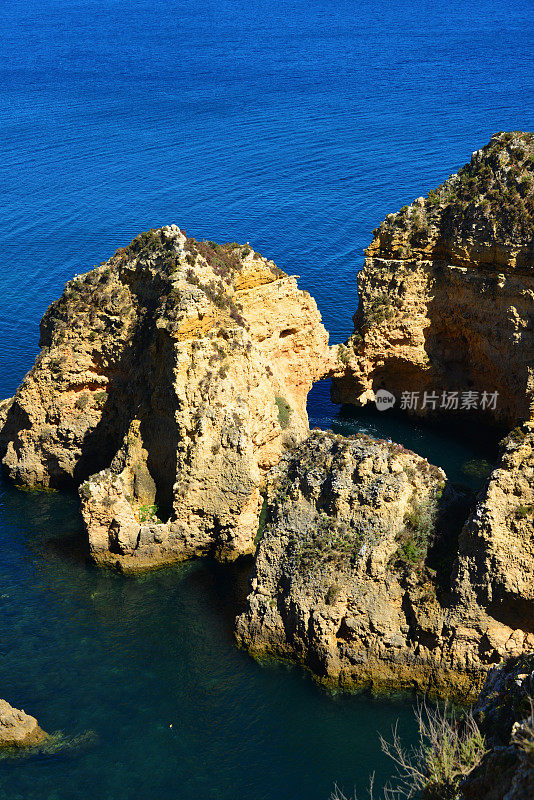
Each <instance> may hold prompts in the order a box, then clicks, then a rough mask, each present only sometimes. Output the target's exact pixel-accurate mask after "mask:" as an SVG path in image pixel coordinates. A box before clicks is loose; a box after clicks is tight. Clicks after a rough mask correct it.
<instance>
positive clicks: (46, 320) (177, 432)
mask: <svg viewBox="0 0 534 800" xmlns="http://www.w3.org/2000/svg"><path fill="white" fill-rule="evenodd" d="M327 340H328V336H327V333H326V331H325V329H324V327H323V326H322V324H321V320H320V315H319V312H318V310H317V306H316V304H315V302H314V301H313V299H312V298H311V297H310V295H309V294H307V293H306V292H303V291H300V290H299V289H298V287H297V282H296V279H295V278H294V277H290V276H288V275H286V274H285V273H283V272H282V271H281V270H279V269H278V268H277V267H276V265H275V264H274V263H273V262H271V261H268V260H267V259H264V258H262V257H261V256H260V255H259V254H258V253H255V252H253V251H252V250H251V249H250V247H248V246H239V245H236V244H231V245H225V246H219V245H216V244H214V243H212V242H210V243H207V242H196V241H195V240H193V239H190V238H188V237H187V236H186V235H185V234H184V233H183V232H182V231H180V230H179V229H178V228H177V227H176V226H174V225H173V226H170V227H165V228H162V229H160V230H157V231H149V232H148V233H145V234H141V235H140V236H139V237H137V239H135V240H134V241H133V242H132V243H131V244H130V245H129V246H128V247H126V248H121V249H120V250H118V251H117V252H116V253H115V255H114V256H113V257H112V258H111V259H110V260H109V261H108V262H106V263H103V264H101V265H100V267H97V268H96V269H94V270H92V271H90V272H88V273H86V274H84V275H79V276H77V277H76V278H75V279H74V280H72V281H70V282H69V283H68V284H67V286H66V289H65V291H64V293H63V295H62V297H61V298H60V299H59V300H58V301H57V302H55V303H53V304H52V305H51V306H50V308H49V309H48V311H47V312H46V314H45V316H44V317H43V320H42V323H41V338H40V346H41V352H40V354H39V356H38V358H37V361H36V363H35V366H34V367H33V369H32V370H30V372H29V373H28V375H27V376H26V378H25V379H24V381H23V383H22V385H21V386H20V387H19V389H18V390H17V393H16V395H15V397H14V398H13V399H12V400H10V401H4V403H3V404H2V406H1V407H0V422H2V421H3V427H2V429H1V432H0V449H1V451H2V454H3V458H2V464H3V468H4V470H5V472H6V473H7V474H8V475H9V476H10V477H11V478H12V479H13V480H14V481H15V482H17V483H21V484H25V485H30V486H35V485H40V486H53V487H57V486H64V485H79V484H82V486H81V490H80V494H81V498H82V514H83V517H84V520H85V524H86V527H87V530H88V534H89V542H90V547H91V552H92V555H93V557H94V558H95V559H96V560H97V561H99V562H102V563H104V562H105V563H113V564H118V565H120V566H122V567H123V568H124V569H137V568H143V567H147V566H155V565H158V564H161V563H166V562H168V561H175V560H180V559H184V558H189V557H191V556H194V555H200V554H205V553H208V552H210V553H214V554H215V555H216V556H218V557H219V558H222V559H228V558H230V559H231V558H235V557H236V556H237V555H240V554H243V553H249V552H252V550H253V538H254V535H255V533H256V530H257V520H258V514H259V510H260V506H261V496H260V487H261V484H262V480H263V476H264V475H265V474H266V472H267V471H268V470H269V469H270V467H272V466H273V464H275V463H276V462H277V461H278V459H279V458H280V456H281V454H282V453H283V452H284V451H285V450H286V449H287V448H288V447H290V446H292V445H293V444H294V443H296V442H298V441H300V440H302V438H304V437H305V436H306V434H307V431H308V421H307V415H306V397H307V394H308V391H309V389H310V387H311V385H312V382H313V381H314V380H316V379H318V378H320V377H322V376H323V375H325V374H326V373H328V372H329V370H331V368H332V363H333V359H332V357H331V354H330V351H329V350H328V346H327Z"/></svg>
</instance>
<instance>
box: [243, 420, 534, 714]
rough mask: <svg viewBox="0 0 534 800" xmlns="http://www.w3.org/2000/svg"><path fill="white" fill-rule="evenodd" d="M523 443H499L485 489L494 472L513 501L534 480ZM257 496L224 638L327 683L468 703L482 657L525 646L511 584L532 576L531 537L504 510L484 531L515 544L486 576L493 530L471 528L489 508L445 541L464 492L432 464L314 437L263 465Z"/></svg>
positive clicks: (529, 642)
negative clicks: (249, 568)
mask: <svg viewBox="0 0 534 800" xmlns="http://www.w3.org/2000/svg"><path fill="white" fill-rule="evenodd" d="M533 444H534V435H533V434H532V432H528V433H524V434H523V439H522V442H521V443H520V444H518V445H517V447H516V446H515V445H514V446H513V447H512V445H510V444H507V447H506V450H505V454H504V456H503V461H502V464H501V469H499V470H496V471H495V472H494V473H493V476H492V479H491V481H490V484H489V487H488V492H487V495H486V497H487V498H491V497H492V496H493V494H494V493H495V492H497V491H498V488H497V487H498V486H499V484H500V483H502V482H503V481H504V479H505V477H506V476H507V478H506V479H507V480H508V481H509V486H515V488H516V490H517V489H519V488H520V487H521V490H522V493H521V494H518V495H516V496H515V502H516V508H522V507H523V505H522V503H524V502H525V501H528V499H529V498H530V497H531V492H532V490H533V488H534V480H533V474H532V470H530V471H529V469H527V468H526V467H527V464H528V463H529V462H530V459H531V458H532V453H533V452H534V450H533ZM511 461H513V463H514V464H515V467H516V469H517V474H516V475H515V476H514V475H513V473H512V474H511V472H510V465H511ZM514 478H515V482H514ZM266 497H267V499H266V506H265V509H264V513H265V528H264V530H263V534H262V538H261V541H260V543H259V546H258V551H257V555H256V566H255V572H254V577H253V580H252V592H251V594H250V595H249V597H248V601H247V609H246V611H245V612H244V613H243V614H242V615H241V616H240V617H239V618H238V621H237V638H238V641H239V642H240V643H241V644H242V645H243V646H245V647H246V648H247V649H249V650H250V651H251V652H252V653H253V654H255V655H257V656H261V655H262V654H265V653H272V654H275V655H277V656H285V657H290V658H292V659H295V660H298V661H299V662H301V663H303V664H304V665H305V666H307V667H308V668H309V669H310V670H311V671H312V672H313V673H315V674H316V675H317V676H318V677H319V678H320V679H321V680H323V681H324V682H326V683H330V684H333V685H341V686H356V685H371V686H373V687H374V688H388V687H405V688H419V689H422V690H430V691H432V692H435V693H438V694H453V695H456V696H458V697H462V698H463V699H468V698H470V697H474V696H476V694H477V691H478V690H479V689H480V687H481V685H482V682H483V680H484V676H485V674H486V672H487V670H488V669H489V668H490V667H491V666H492V665H494V664H496V663H499V662H500V661H502V660H503V659H504V658H506V657H508V656H510V655H518V654H520V653H522V652H524V651H528V650H532V649H534V632H533V631H532V630H531V623H532V619H534V615H533V613H532V612H533V611H534V604H532V602H531V601H530V600H529V592H528V591H524V589H523V588H522V586H521V581H522V580H525V581H527V582H528V576H529V575H530V576H531V575H532V574H533V572H534V569H533V568H534V552H533V551H532V539H530V545H529V544H528V543H527V541H526V539H527V538H528V537H523V536H521V533H520V531H521V529H520V528H516V518H517V512H516V513H515V514H513V513H512V514H511V513H510V508H509V507H508V506H507V507H505V506H504V505H503V506H502V508H501V513H502V518H501V519H500V522H499V524H500V527H499V528H498V531H499V533H500V534H501V535H502V536H503V537H504V538H506V530H505V529H506V526H508V529H509V530H510V533H512V532H515V539H514V537H513V536H512V535H511V536H510V537H509V539H508V542H507V550H506V552H505V553H502V554H500V553H499V557H501V558H502V559H503V560H502V564H501V567H500V568H499V569H500V571H499V570H497V569H494V566H493V563H494V561H495V556H494V558H493V560H492V557H491V554H494V553H495V547H496V543H497V534H496V529H494V528H491V527H490V528H487V527H485V524H484V521H485V520H486V521H487V520H488V519H491V520H492V521H494V522H495V523H497V515H496V514H494V515H493V516H491V515H490V516H489V517H488V516H487V515H486V516H484V514H483V513H482V512H481V510H480V509H481V508H482V507H483V506H478V507H477V508H475V510H474V512H473V514H472V515H471V517H470V520H469V522H468V524H467V526H466V529H465V530H464V531H463V533H462V535H461V537H460V545H459V544H458V538H459V533H460V530H461V527H462V523H463V520H464V519H465V516H466V513H467V506H468V502H469V499H468V498H467V497H466V495H464V494H462V493H459V491H458V490H453V489H452V488H451V487H449V486H448V485H447V486H446V484H445V475H444V473H443V472H442V471H441V470H439V469H438V468H436V467H432V466H431V465H429V464H428V463H427V462H426V461H425V460H424V459H422V458H420V457H419V456H417V455H415V454H414V453H411V452H409V451H405V450H404V448H402V447H401V446H400V445H396V444H393V443H390V442H380V441H378V442H377V441H373V440H368V439H366V438H365V437H359V438H356V439H345V438H343V437H339V436H334V435H333V434H327V433H320V432H313V433H312V435H311V436H310V438H309V439H308V440H306V441H305V442H303V443H302V445H300V447H297V448H296V449H294V450H293V451H292V452H291V453H289V454H287V455H285V456H284V457H283V459H282V461H281V462H280V464H279V465H278V466H277V467H275V468H274V469H273V470H272V472H271V474H270V476H269V483H268V491H267V496H266ZM509 501H510V504H511V502H512V499H511V498H509ZM529 508H530V507H529ZM531 531H532V527H530V534H531ZM514 542H515V544H514ZM529 547H530V550H529ZM458 552H459V555H458V557H456V554H457V553H458ZM500 574H502V576H503V579H504V575H505V574H506V575H507V577H508V580H509V585H510V586H512V587H516V588H517V592H518V596H520V597H521V598H522V601H523V603H524V605H523V607H522V608H521V609H517V612H518V613H517V614H515V615H512V614H511V613H509V610H508V609H509V606H508V604H507V601H506V599H505V598H504V597H503V596H501V595H499V591H498V590H497V589H496V588H495V583H494V582H495V580H496V579H497V582H498V581H499V579H498V575H500ZM492 586H493V587H494V588H493V592H491V591H490V589H489V587H492ZM499 586H500V584H499ZM482 587H485V591H482ZM531 588H532V586H531V585H530V590H531ZM508 602H511V601H508Z"/></svg>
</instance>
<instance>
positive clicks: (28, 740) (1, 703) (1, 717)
mask: <svg viewBox="0 0 534 800" xmlns="http://www.w3.org/2000/svg"><path fill="white" fill-rule="evenodd" d="M46 738H47V734H46V733H45V732H44V731H43V730H41V728H40V727H39V725H38V723H37V720H36V719H35V717H31V716H30V715H29V714H26V712H25V711H21V710H19V709H18V708H13V706H11V705H10V704H9V703H8V702H7V701H6V700H0V747H33V746H35V745H37V744H40V743H41V742H43V741H44V740H45V739H46Z"/></svg>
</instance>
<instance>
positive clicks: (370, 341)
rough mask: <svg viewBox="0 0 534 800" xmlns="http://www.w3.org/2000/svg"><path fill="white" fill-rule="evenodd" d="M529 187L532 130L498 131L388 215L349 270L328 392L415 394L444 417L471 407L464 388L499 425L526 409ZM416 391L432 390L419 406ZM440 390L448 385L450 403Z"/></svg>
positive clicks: (533, 246)
mask: <svg viewBox="0 0 534 800" xmlns="http://www.w3.org/2000/svg"><path fill="white" fill-rule="evenodd" d="M533 187H534V134H530V133H521V132H516V133H501V134H496V135H495V136H493V137H492V138H491V141H490V142H489V144H487V145H486V146H485V147H483V148H482V149H481V150H479V151H477V152H475V153H473V156H472V158H471V161H470V163H469V164H466V165H465V166H464V167H463V168H462V169H461V170H460V171H459V172H458V173H457V174H455V175H452V176H451V177H450V178H449V179H448V180H447V181H445V183H444V184H443V185H441V186H440V187H438V189H436V190H435V191H431V192H429V193H428V195H427V197H426V198H423V197H420V198H418V199H417V200H415V201H414V202H413V203H412V204H411V205H410V206H405V207H404V208H402V209H401V210H400V211H399V212H398V213H396V214H389V215H388V216H387V217H386V219H385V220H384V221H383V222H382V223H381V225H380V227H379V228H377V229H376V230H375V231H374V239H373V241H372V243H371V244H370V246H369V247H368V248H367V250H366V261H365V265H364V268H363V270H362V271H361V272H360V273H359V275H358V293H359V305H358V310H357V313H356V314H355V317H354V322H355V332H354V334H353V335H352V336H351V337H350V339H349V340H348V342H347V344H346V345H345V346H341V347H340V357H341V359H342V360H343V362H344V363H345V371H344V374H343V375H341V376H339V377H338V378H336V379H335V380H334V382H333V399H334V400H335V401H336V402H342V403H350V404H354V405H358V404H365V403H366V402H368V401H369V400H372V399H374V395H375V393H376V391H377V390H378V389H380V388H385V389H387V390H389V391H391V392H393V394H395V396H396V397H397V400H399V399H400V398H401V397H402V393H403V392H409V393H412V392H418V393H420V397H419V398H418V401H419V402H418V405H417V407H415V408H413V407H412V408H410V406H409V405H408V407H407V410H408V411H409V412H410V413H413V414H420V415H431V414H433V413H436V414H437V413H439V412H440V411H445V413H446V415H447V417H448V418H450V417H451V414H454V413H455V412H456V413H461V411H462V404H465V406H466V408H465V409H464V411H465V413H469V414H470V415H471V417H473V416H475V415H476V413H477V412H476V411H475V410H474V404H473V405H471V408H470V409H469V410H468V406H469V404H470V400H469V399H468V398H467V397H462V393H463V392H468V391H470V392H476V393H477V396H476V405H477V410H478V413H479V415H481V416H484V417H486V418H487V419H488V420H489V421H491V422H498V423H500V424H502V425H503V426H504V427H508V429H509V428H510V427H512V426H513V425H514V424H517V422H518V421H522V420H525V419H529V418H530V417H531V415H532V413H533V411H534V406H533V400H534V360H533V354H534V325H533V318H534V302H533V301H534V190H533ZM424 392H427V395H428V398H431V397H434V395H435V399H434V400H431V399H428V400H427V403H426V404H425V406H424V407H423V401H424V395H423V393H424ZM444 392H446V393H447V394H449V393H451V392H457V393H458V395H457V396H458V401H459V402H458V406H457V409H456V410H455V408H454V406H455V402H454V400H452V401H448V400H447V399H444V398H443V393H444ZM484 392H486V393H487V394H486V395H484ZM495 392H497V393H498V396H497V397H496V402H495V401H494V400H493V399H492V398H493V396H494V393H495ZM471 399H473V396H472V398H471ZM447 402H451V404H450V405H449V407H448V408H446V406H445V404H446V403H447ZM493 405H495V408H493Z"/></svg>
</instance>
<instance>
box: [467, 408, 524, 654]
mask: <svg viewBox="0 0 534 800" xmlns="http://www.w3.org/2000/svg"><path fill="white" fill-rule="evenodd" d="M456 585H457V589H458V591H459V593H460V594H462V596H464V597H467V598H470V601H471V602H473V603H477V604H479V605H482V606H485V607H487V608H488V609H490V611H491V613H492V615H493V616H494V617H495V618H496V619H497V620H499V621H500V622H503V623H506V625H508V626H510V627H512V628H514V629H517V628H522V629H523V631H524V632H525V635H526V634H527V633H528V634H529V636H530V639H529V641H531V647H534V426H533V425H531V424H525V425H523V426H521V427H517V428H515V429H514V430H513V431H512V432H511V433H510V434H509V435H508V436H507V437H506V438H505V439H504V440H503V442H502V457H501V460H500V463H499V465H498V468H497V469H496V470H494V472H493V474H492V475H491V478H490V481H489V483H488V486H487V488H486V490H485V491H484V492H483V493H482V494H481V496H480V498H479V502H478V504H477V507H476V510H475V512H474V513H473V514H472V515H471V517H470V519H469V520H468V522H467V524H466V526H465V528H464V529H463V531H462V534H461V536H460V541H459V561H458V569H457V575H456ZM517 637H519V639H520V638H521V637H520V635H519V634H516V638H517ZM495 644H496V646H497V651H498V652H499V654H500V655H501V656H502V655H505V650H503V645H504V642H502V641H501V642H499V643H497V641H495Z"/></svg>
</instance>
